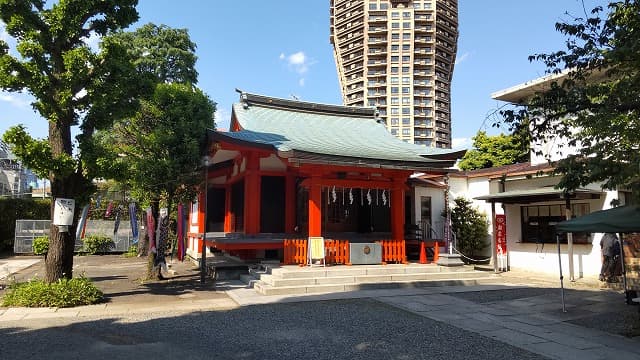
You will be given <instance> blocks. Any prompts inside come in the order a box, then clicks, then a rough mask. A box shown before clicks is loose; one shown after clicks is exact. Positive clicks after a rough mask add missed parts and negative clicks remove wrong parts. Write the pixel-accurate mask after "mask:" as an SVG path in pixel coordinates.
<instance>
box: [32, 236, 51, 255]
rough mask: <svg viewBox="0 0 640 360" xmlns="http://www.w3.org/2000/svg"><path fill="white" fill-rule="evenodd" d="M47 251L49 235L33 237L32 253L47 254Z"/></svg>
mask: <svg viewBox="0 0 640 360" xmlns="http://www.w3.org/2000/svg"><path fill="white" fill-rule="evenodd" d="M48 252H49V237H48V236H38V237H37V238H35V239H33V253H34V254H35V255H47V253H48Z"/></svg>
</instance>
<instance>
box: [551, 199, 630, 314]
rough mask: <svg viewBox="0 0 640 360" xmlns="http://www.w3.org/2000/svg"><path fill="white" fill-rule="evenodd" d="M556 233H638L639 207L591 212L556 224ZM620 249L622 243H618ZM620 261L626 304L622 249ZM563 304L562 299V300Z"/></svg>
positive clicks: (628, 296)
mask: <svg viewBox="0 0 640 360" xmlns="http://www.w3.org/2000/svg"><path fill="white" fill-rule="evenodd" d="M555 229H556V232H558V233H568V232H599V233H621V234H623V233H632V232H640V206H638V205H630V206H620V207H615V208H611V209H607V210H600V211H596V212H592V213H591V214H588V215H584V216H580V217H577V218H575V219H571V220H567V221H562V222H559V223H558V224H556V227H555ZM557 240H558V241H557V242H558V257H560V239H559V236H558V235H557ZM620 245H621V248H623V247H624V241H620ZM620 261H621V262H622V281H623V284H624V290H625V295H626V297H627V303H629V302H630V297H631V295H630V292H629V291H627V278H626V271H625V268H624V249H623V251H621V257H620ZM560 285H561V287H562V264H560ZM563 298H564V288H563ZM563 302H564V299H563Z"/></svg>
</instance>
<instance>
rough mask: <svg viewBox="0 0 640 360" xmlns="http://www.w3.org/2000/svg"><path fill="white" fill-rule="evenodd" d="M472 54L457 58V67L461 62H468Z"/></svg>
mask: <svg viewBox="0 0 640 360" xmlns="http://www.w3.org/2000/svg"><path fill="white" fill-rule="evenodd" d="M469 56H470V54H469V53H468V52H466V53H464V54H462V55H460V56H458V57H457V58H456V65H458V64H460V63H461V62H463V61H465V60H467V59H468V58H469Z"/></svg>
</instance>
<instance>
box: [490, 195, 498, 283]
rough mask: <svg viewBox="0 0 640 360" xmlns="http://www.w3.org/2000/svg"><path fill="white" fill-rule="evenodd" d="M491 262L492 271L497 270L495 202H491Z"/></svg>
mask: <svg viewBox="0 0 640 360" xmlns="http://www.w3.org/2000/svg"><path fill="white" fill-rule="evenodd" d="M491 228H492V229H493V230H492V231H491V233H492V234H491V262H492V263H493V272H495V273H497V272H498V249H497V248H496V246H497V238H496V235H497V234H496V203H495V202H493V201H492V202H491Z"/></svg>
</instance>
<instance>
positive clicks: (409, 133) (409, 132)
mask: <svg viewBox="0 0 640 360" xmlns="http://www.w3.org/2000/svg"><path fill="white" fill-rule="evenodd" d="M402 135H403V136H409V135H411V129H402Z"/></svg>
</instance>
